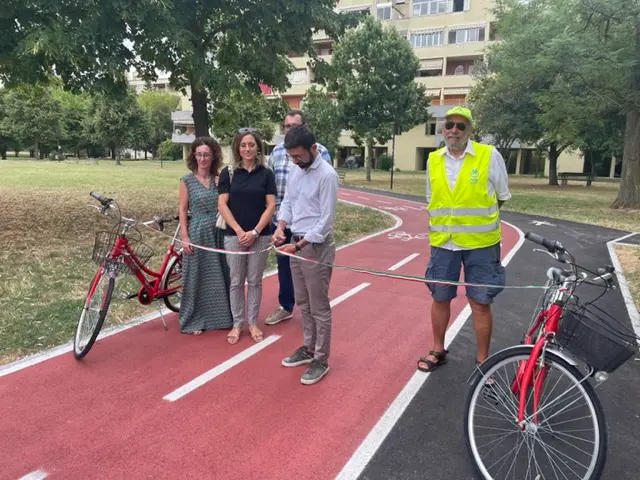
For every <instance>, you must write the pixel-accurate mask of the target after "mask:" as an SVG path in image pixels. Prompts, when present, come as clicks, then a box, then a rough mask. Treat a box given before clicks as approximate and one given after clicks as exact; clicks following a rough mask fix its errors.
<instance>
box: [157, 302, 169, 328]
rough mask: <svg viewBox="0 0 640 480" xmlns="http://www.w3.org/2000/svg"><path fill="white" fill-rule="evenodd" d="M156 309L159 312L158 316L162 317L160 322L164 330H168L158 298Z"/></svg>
mask: <svg viewBox="0 0 640 480" xmlns="http://www.w3.org/2000/svg"><path fill="white" fill-rule="evenodd" d="M158 311H159V312H160V318H162V324H163V325H164V331H165V332H166V331H168V330H169V327H167V321H166V320H165V319H164V315H163V313H162V305H161V304H160V300H158Z"/></svg>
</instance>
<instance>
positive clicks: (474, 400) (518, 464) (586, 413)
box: [464, 346, 607, 480]
mask: <svg viewBox="0 0 640 480" xmlns="http://www.w3.org/2000/svg"><path fill="white" fill-rule="evenodd" d="M531 351H532V347H531V346H522V347H516V348H512V349H508V350H505V351H502V352H499V353H498V354H496V355H495V356H493V357H491V358H489V359H488V360H487V361H486V362H485V363H484V364H482V366H481V369H482V372H483V375H481V374H478V375H477V376H476V379H475V381H474V383H473V385H472V387H471V389H470V391H469V394H468V397H467V404H466V408H465V417H464V418H465V421H464V435H465V443H466V446H467V450H468V452H469V455H470V456H471V458H472V459H473V463H474V466H475V468H476V470H477V472H478V473H479V474H480V475H481V476H482V478H485V479H487V480H502V479H505V480H506V479H512V478H521V479H531V480H535V479H548V478H549V479H550V478H553V479H556V478H562V479H566V480H570V479H576V480H595V479H599V478H600V475H601V474H602V470H603V469H604V465H605V462H606V454H607V430H606V422H605V417H604V411H603V409H602V405H601V404H600V401H599V400H598V397H597V396H596V393H595V390H594V389H593V386H592V385H591V383H589V379H584V375H581V374H580V372H579V371H578V370H577V369H576V368H575V367H574V366H572V365H571V364H569V363H568V362H567V361H566V360H564V359H563V358H561V357H560V356H558V355H556V354H554V353H552V352H546V353H545V367H538V368H539V369H541V370H540V371H544V375H545V377H544V381H542V382H540V383H536V386H535V387H533V384H532V385H531V386H529V387H528V389H527V395H526V397H525V398H526V402H527V405H526V406H525V416H524V422H523V424H522V425H521V426H519V425H518V423H517V422H518V421H517V418H518V405H519V398H518V394H517V392H516V393H514V392H513V390H512V386H514V385H515V386H516V387H519V385H517V382H514V379H515V378H516V374H517V371H518V366H519V365H520V362H523V361H527V359H528V358H529V355H530V353H531ZM536 389H538V391H536ZM534 398H538V399H539V400H538V404H537V407H534V405H535V402H534ZM534 408H535V411H534ZM521 427H522V428H521Z"/></svg>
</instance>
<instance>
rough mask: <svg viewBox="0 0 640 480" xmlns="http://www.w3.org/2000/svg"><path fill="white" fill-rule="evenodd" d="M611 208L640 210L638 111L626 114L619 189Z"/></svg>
mask: <svg viewBox="0 0 640 480" xmlns="http://www.w3.org/2000/svg"><path fill="white" fill-rule="evenodd" d="M611 208H633V209H640V109H638V108H637V107H633V108H632V109H631V110H629V112H627V125H626V126H625V130H624V153H623V155H622V173H621V174H620V189H619V190H618V196H617V197H616V199H615V200H614V202H613V204H612V205H611Z"/></svg>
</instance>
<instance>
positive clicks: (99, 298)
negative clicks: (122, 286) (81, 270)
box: [73, 267, 115, 360]
mask: <svg viewBox="0 0 640 480" xmlns="http://www.w3.org/2000/svg"><path fill="white" fill-rule="evenodd" d="M114 285H115V280H114V279H113V278H111V277H109V275H108V274H107V273H106V272H105V270H104V268H103V267H100V268H99V269H98V271H97V272H96V274H95V276H94V277H93V280H92V281H91V284H90V286H89V292H88V293H87V297H86V298H85V301H84V307H83V308H82V313H81V314H80V318H79V319H78V324H77V326H76V333H75V335H74V337H73V356H74V357H75V358H76V359H77V360H80V359H81V358H83V357H84V356H85V355H86V354H87V353H89V350H91V347H93V344H94V343H95V341H96V338H98V334H99V333H100V329H102V324H103V323H104V319H105V318H106V316H107V312H108V310H109V305H110V304H111V295H113V288H114Z"/></svg>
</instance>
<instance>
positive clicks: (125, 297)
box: [118, 290, 138, 300]
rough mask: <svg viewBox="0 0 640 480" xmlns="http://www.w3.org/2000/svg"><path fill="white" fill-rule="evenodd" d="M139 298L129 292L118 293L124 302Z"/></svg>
mask: <svg viewBox="0 0 640 480" xmlns="http://www.w3.org/2000/svg"><path fill="white" fill-rule="evenodd" d="M137 296H138V294H137V293H129V292H125V291H124V290H121V291H120V292H119V293H118V297H119V298H121V299H122V300H130V299H132V298H135V297H137Z"/></svg>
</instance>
